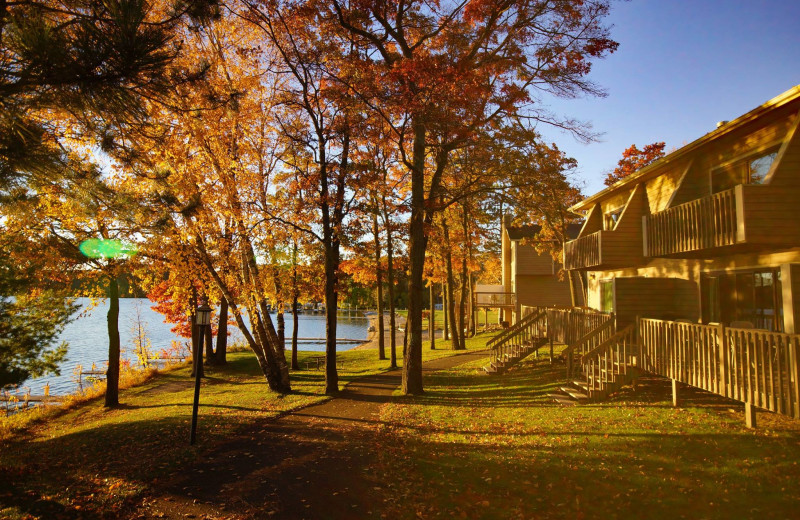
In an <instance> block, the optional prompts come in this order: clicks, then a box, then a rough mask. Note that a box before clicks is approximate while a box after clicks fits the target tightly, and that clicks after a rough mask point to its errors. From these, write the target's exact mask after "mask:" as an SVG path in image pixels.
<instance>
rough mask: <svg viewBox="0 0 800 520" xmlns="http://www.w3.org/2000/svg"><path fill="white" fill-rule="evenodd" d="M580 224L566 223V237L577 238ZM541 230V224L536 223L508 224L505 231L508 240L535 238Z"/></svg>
mask: <svg viewBox="0 0 800 520" xmlns="http://www.w3.org/2000/svg"><path fill="white" fill-rule="evenodd" d="M582 226H583V223H581V224H567V238H570V239H575V238H578V234H579V233H580V232H581V227H582ZM541 230H542V226H540V225H538V224H532V225H528V226H508V227H506V232H507V233H508V238H509V240H522V239H523V238H536V236H537V235H538V234H539V232H540V231H541Z"/></svg>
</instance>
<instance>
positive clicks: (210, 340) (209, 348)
mask: <svg viewBox="0 0 800 520" xmlns="http://www.w3.org/2000/svg"><path fill="white" fill-rule="evenodd" d="M203 336H204V339H205V342H206V364H208V365H213V364H214V334H212V333H211V327H203Z"/></svg>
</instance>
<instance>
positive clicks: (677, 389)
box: [672, 379, 680, 407]
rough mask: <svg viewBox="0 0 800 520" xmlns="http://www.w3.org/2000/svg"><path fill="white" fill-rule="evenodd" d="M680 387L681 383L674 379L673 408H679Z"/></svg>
mask: <svg viewBox="0 0 800 520" xmlns="http://www.w3.org/2000/svg"><path fill="white" fill-rule="evenodd" d="M678 385H680V383H678V380H677V379H673V380H672V406H675V407H677V406H678V398H679V395H678V393H679V391H680V387H679V386H678Z"/></svg>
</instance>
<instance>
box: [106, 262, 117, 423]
mask: <svg viewBox="0 0 800 520" xmlns="http://www.w3.org/2000/svg"><path fill="white" fill-rule="evenodd" d="M108 300H109V302H108V303H109V305H108V314H107V316H106V319H107V321H108V371H107V372H106V401H105V406H106V408H110V407H112V406H117V405H118V404H119V356H120V344H119V284H118V282H117V278H116V277H115V276H109V280H108Z"/></svg>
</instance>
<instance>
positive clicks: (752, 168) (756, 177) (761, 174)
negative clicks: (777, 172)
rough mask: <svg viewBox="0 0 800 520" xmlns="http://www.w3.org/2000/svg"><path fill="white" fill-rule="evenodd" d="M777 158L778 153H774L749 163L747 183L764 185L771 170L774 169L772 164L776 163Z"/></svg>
mask: <svg viewBox="0 0 800 520" xmlns="http://www.w3.org/2000/svg"><path fill="white" fill-rule="evenodd" d="M777 156H778V152H772V153H768V154H766V155H762V156H760V157H757V158H755V159H753V160H752V161H750V162H749V163H748V180H747V182H748V183H749V184H764V180H765V179H766V178H767V174H768V173H769V169H770V168H771V167H772V163H774V162H775V158H776V157H777Z"/></svg>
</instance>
